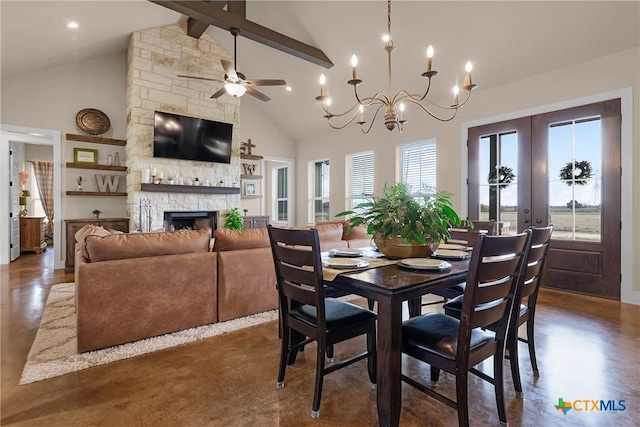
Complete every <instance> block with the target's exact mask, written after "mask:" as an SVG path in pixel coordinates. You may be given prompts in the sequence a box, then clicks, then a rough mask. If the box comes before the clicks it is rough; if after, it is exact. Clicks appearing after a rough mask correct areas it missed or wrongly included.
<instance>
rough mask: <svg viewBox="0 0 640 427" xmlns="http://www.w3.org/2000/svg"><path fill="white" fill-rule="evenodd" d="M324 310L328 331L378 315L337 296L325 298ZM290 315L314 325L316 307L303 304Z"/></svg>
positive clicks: (369, 319)
mask: <svg viewBox="0 0 640 427" xmlns="http://www.w3.org/2000/svg"><path fill="white" fill-rule="evenodd" d="M324 310H325V317H326V321H327V330H328V331H331V330H335V329H341V328H344V327H352V326H354V325H357V324H358V323H364V322H368V321H371V320H375V319H376V317H377V316H376V314H375V313H374V312H373V311H369V310H367V309H365V308H362V307H358V306H357V305H355V304H351V303H348V302H344V301H340V300H337V299H335V298H325V300H324ZM290 315H291V316H292V317H295V318H296V319H298V320H302V321H303V322H307V323H309V324H312V325H315V323H316V308H315V307H314V306H311V305H303V306H300V307H298V308H296V309H294V310H291V313H290Z"/></svg>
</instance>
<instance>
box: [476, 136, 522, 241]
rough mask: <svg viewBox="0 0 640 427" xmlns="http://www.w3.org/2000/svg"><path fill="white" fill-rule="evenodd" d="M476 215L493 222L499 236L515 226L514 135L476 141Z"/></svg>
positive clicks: (489, 137)
mask: <svg viewBox="0 0 640 427" xmlns="http://www.w3.org/2000/svg"><path fill="white" fill-rule="evenodd" d="M479 157H480V169H479V170H480V214H479V219H481V220H488V219H494V220H496V222H497V223H498V231H499V233H501V234H514V233H515V232H516V230H517V223H518V216H517V212H518V209H517V208H518V181H517V177H518V135H517V133H516V132H508V133H503V134H497V135H488V136H485V137H482V138H480V150H479Z"/></svg>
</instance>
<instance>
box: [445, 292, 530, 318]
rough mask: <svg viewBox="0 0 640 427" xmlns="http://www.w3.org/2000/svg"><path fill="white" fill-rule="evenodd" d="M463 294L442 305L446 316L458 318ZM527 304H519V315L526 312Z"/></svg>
mask: <svg viewBox="0 0 640 427" xmlns="http://www.w3.org/2000/svg"><path fill="white" fill-rule="evenodd" d="M463 297H464V295H460V296H458V297H455V298H453V299H451V300H449V301H448V302H447V303H446V304H445V305H443V307H444V312H445V313H446V314H447V315H448V316H453V317H455V318H456V319H459V318H460V311H462V299H463ZM527 310H528V308H527V306H526V305H524V304H520V316H524V315H525V314H526V313H527Z"/></svg>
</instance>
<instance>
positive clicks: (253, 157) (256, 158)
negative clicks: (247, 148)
mask: <svg viewBox="0 0 640 427" xmlns="http://www.w3.org/2000/svg"><path fill="white" fill-rule="evenodd" d="M240 158H241V159H246V160H262V159H263V157H262V156H256V155H254V154H240Z"/></svg>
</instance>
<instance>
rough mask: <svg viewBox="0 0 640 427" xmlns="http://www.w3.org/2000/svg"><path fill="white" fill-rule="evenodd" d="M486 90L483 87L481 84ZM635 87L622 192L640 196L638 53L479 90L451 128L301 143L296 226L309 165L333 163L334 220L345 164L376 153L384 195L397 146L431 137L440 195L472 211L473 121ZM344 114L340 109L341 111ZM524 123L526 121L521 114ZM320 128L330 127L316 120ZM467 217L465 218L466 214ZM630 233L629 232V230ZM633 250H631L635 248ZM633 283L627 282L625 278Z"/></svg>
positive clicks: (413, 121)
mask: <svg viewBox="0 0 640 427" xmlns="http://www.w3.org/2000/svg"><path fill="white" fill-rule="evenodd" d="M478 83H479V84H480V85H482V82H478ZM627 87H631V88H632V89H633V104H634V105H635V106H636V110H635V111H634V114H633V117H623V123H627V124H628V123H629V121H632V124H633V144H632V146H634V147H636V149H635V150H634V152H633V172H632V173H629V172H628V171H627V174H625V177H624V178H623V185H624V184H625V182H624V181H625V180H626V181H629V180H630V181H631V184H632V186H633V187H634V188H635V189H636V190H635V193H634V195H635V194H637V192H638V189H640V148H638V145H639V144H640V115H639V114H638V111H637V109H638V107H637V106H638V105H640V49H639V48H633V49H629V50H625V51H622V52H619V53H616V54H613V55H609V56H605V57H601V58H595V59H593V60H591V61H589V62H586V63H583V64H579V65H576V66H573V67H570V68H565V69H560V70H554V71H551V72H549V73H546V74H542V75H539V76H536V77H533V78H529V79H526V80H522V81H520V82H517V83H513V84H508V85H504V86H499V87H495V88H491V89H486V90H483V89H482V87H481V86H480V89H478V90H476V91H475V92H474V94H473V96H472V99H471V100H470V102H469V104H467V106H465V107H464V108H463V109H462V110H460V112H459V114H458V117H457V118H456V119H454V120H453V121H451V122H448V123H442V122H438V121H436V120H434V119H431V118H429V117H426V116H424V115H423V114H422V113H419V112H417V111H415V110H413V111H408V112H407V118H408V120H409V121H408V123H406V125H405V131H404V132H403V133H402V134H399V133H398V132H397V131H394V132H393V133H391V132H389V131H387V130H386V129H385V128H384V125H383V123H382V121H381V122H380V123H376V124H375V125H374V129H373V130H372V131H371V133H370V134H368V135H362V134H361V133H360V131H359V129H358V127H357V126H351V127H350V128H349V130H347V129H345V130H341V131H328V132H327V133H325V134H324V135H321V136H317V137H315V138H312V139H309V140H306V141H301V142H300V143H299V144H298V151H297V157H296V162H297V164H298V168H297V175H296V176H297V184H298V186H297V188H298V190H297V209H296V212H297V215H298V216H297V218H298V221H297V222H298V223H300V224H301V223H305V222H306V221H307V217H308V194H307V185H308V184H307V181H308V176H307V164H308V162H309V161H310V160H315V159H319V158H326V157H329V159H330V162H331V190H330V192H331V215H335V214H336V213H338V212H339V211H341V210H342V209H343V207H344V200H345V194H344V193H345V190H344V180H345V174H344V162H345V155H346V154H349V153H353V152H358V151H363V150H367V149H372V150H374V152H375V156H376V187H377V189H378V190H379V189H380V188H381V186H382V185H383V184H384V183H385V182H389V183H392V182H393V181H394V179H395V168H396V146H397V145H398V144H399V143H403V142H410V141H416V140H419V139H422V138H425V137H435V138H436V140H437V144H438V177H437V180H438V187H439V189H442V190H447V191H450V192H453V193H454V194H455V197H454V204H455V206H456V207H457V209H460V208H461V207H462V206H466V202H463V201H464V199H465V198H466V193H465V191H466V190H465V188H466V186H465V185H463V183H464V182H465V181H464V180H465V178H466V176H465V174H464V170H465V169H466V152H465V151H464V150H465V149H466V148H465V144H464V142H463V141H462V137H461V134H462V124H463V123H465V122H469V121H472V120H481V119H484V118H488V117H493V116H499V115H504V114H509V113H512V112H514V111H522V112H523V113H524V112H526V110H528V109H533V108H539V107H543V106H545V105H550V104H555V103H560V102H565V101H569V100H572V99H577V98H583V97H587V96H592V95H597V94H600V93H603V92H610V91H615V90H619V89H623V88H627ZM341 107H342V106H336V108H337V109H341ZM522 115H523V116H524V115H526V114H522ZM318 120H324V119H322V118H321V117H318ZM632 209H633V213H632V216H631V217H632V218H638V217H640V198H638V197H634V198H633V201H632ZM460 213H461V214H462V215H466V212H462V211H461V212H460ZM627 226H628V224H627ZM627 230H632V233H633V243H632V246H633V248H636V249H635V254H636V255H635V258H636V259H637V254H638V252H639V249H638V248H640V227H637V226H636V227H635V228H633V226H631V227H630V228H627ZM629 249H631V248H629ZM623 274H624V272H623ZM632 277H633V279H632V283H633V290H634V291H636V292H637V291H640V266H638V265H637V262H636V265H635V266H634V272H633V274H632ZM627 281H629V279H628V278H627Z"/></svg>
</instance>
